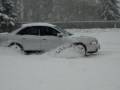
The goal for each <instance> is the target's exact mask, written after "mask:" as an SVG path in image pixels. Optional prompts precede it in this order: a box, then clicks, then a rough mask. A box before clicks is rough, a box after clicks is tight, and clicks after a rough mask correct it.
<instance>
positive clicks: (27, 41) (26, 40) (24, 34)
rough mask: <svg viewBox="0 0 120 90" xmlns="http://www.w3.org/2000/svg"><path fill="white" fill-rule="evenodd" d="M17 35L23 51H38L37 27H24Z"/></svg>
mask: <svg viewBox="0 0 120 90" xmlns="http://www.w3.org/2000/svg"><path fill="white" fill-rule="evenodd" d="M17 35H19V36H20V38H21V42H22V46H23V47H24V49H25V50H40V32H39V29H38V27H37V26H31V27H26V28H24V29H22V30H20V31H19V32H18V33H17Z"/></svg>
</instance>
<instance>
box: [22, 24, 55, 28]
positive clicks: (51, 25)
mask: <svg viewBox="0 0 120 90" xmlns="http://www.w3.org/2000/svg"><path fill="white" fill-rule="evenodd" d="M28 26H50V27H54V26H55V25H53V24H50V23H27V24H23V25H22V27H28Z"/></svg>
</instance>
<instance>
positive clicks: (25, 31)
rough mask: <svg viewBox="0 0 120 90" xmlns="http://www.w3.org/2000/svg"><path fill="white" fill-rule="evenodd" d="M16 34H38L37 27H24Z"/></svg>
mask: <svg viewBox="0 0 120 90" xmlns="http://www.w3.org/2000/svg"><path fill="white" fill-rule="evenodd" d="M17 34H18V35H36V36H38V35H39V30H38V29H37V27H26V28H24V29H22V30H21V31H19V32H18V33H17Z"/></svg>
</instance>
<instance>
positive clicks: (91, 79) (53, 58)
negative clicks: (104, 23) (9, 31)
mask: <svg viewBox="0 0 120 90" xmlns="http://www.w3.org/2000/svg"><path fill="white" fill-rule="evenodd" d="M70 31H71V32H74V33H76V35H87V36H94V37H96V38H98V40H99V41H100V43H101V50H100V51H99V53H98V54H97V55H96V54H94V55H91V56H88V57H79V56H78V55H77V53H75V52H70V51H72V50H68V51H65V52H63V53H61V54H60V55H58V54H56V53H55V51H51V52H48V53H45V54H42V55H35V54H31V55H22V54H19V53H16V52H15V51H13V50H11V49H9V48H3V47H0V90H120V40H119V39H120V30H119V29H105V30H103V29H93V30H92V29H91V30H90V29H89V30H88V29H86V30H79V29H72V30H70ZM70 53H71V54H70ZM69 54H70V55H69Z"/></svg>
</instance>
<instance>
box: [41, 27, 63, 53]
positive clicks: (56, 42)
mask: <svg viewBox="0 0 120 90" xmlns="http://www.w3.org/2000/svg"><path fill="white" fill-rule="evenodd" d="M58 33H60V32H59V31H57V30H56V29H54V28H52V27H47V26H42V27H40V36H41V42H40V48H41V49H42V50H45V51H48V50H51V49H54V48H57V47H58V46H60V45H61V44H63V43H64V39H63V38H62V37H58V36H57V34H58Z"/></svg>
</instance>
